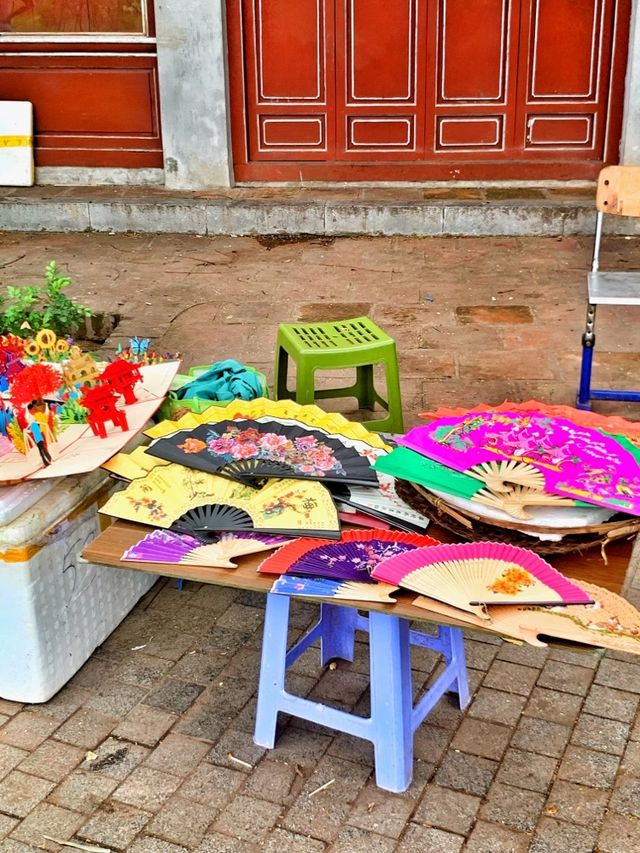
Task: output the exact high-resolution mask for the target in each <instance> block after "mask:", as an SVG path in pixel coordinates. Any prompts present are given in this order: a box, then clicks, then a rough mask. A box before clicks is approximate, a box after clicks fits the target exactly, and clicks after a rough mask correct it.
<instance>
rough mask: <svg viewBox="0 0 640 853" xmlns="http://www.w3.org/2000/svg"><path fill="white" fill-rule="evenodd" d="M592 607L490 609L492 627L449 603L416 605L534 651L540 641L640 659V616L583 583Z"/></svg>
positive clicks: (424, 600) (627, 604)
mask: <svg viewBox="0 0 640 853" xmlns="http://www.w3.org/2000/svg"><path fill="white" fill-rule="evenodd" d="M582 587H583V589H584V591H585V592H586V593H587V594H588V595H589V596H591V598H592V599H593V603H592V604H586V605H585V604H569V605H563V606H558V607H539V606H533V605H531V606H526V605H523V606H506V607H504V606H502V607H489V608H488V609H487V613H488V615H489V619H490V623H491V624H488V623H487V621H486V620H483V619H479V618H478V617H476V616H473V615H472V614H470V613H465V614H462V613H460V611H459V610H457V609H456V608H454V607H451V606H449V605H447V604H441V603H440V602H439V601H434V600H433V599H432V598H426V597H425V596H422V595H419V596H418V597H417V598H415V599H414V600H413V602H412V604H415V605H416V606H417V607H422V608H424V609H425V610H429V611H430V612H431V618H433V614H434V613H436V614H438V615H442V616H447V617H451V618H454V619H458V620H461V621H463V622H465V623H467V624H469V625H471V626H476V627H482V628H484V629H487V628H490V629H492V630H494V631H495V632H496V634H500V635H502V636H509V637H514V638H517V639H519V640H523V641H524V642H526V643H529V644H530V645H532V646H542V647H544V646H546V643H545V642H544V641H543V640H542V639H540V638H541V637H544V638H550V639H555V640H563V641H568V642H572V643H581V644H584V645H590V646H598V647H600V648H605V649H615V650H617V651H620V652H630V653H631V654H636V655H637V654H640V612H638V610H637V609H636V608H635V607H634V606H633V605H632V604H631V603H630V602H628V601H626V600H625V599H624V598H622V597H621V596H619V595H616V594H615V593H614V592H610V591H609V590H608V589H603V588H602V587H599V586H595V585H594V584H590V583H583V584H582Z"/></svg>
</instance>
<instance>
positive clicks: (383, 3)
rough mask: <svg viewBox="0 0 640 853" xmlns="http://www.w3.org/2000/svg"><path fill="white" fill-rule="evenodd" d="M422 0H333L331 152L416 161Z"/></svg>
mask: <svg viewBox="0 0 640 853" xmlns="http://www.w3.org/2000/svg"><path fill="white" fill-rule="evenodd" d="M425 7H426V3H425V2H424V0H395V2H393V3H390V2H389V0H337V3H336V82H337V86H336V89H337V91H336V146H337V151H336V154H337V156H338V157H339V158H340V159H345V160H363V159H364V160H376V161H378V160H392V161H393V160H402V159H411V160H415V159H416V157H420V156H421V155H422V152H423V149H424V106H425V105H424V97H423V94H422V93H423V90H424V77H425V45H424V41H423V40H422V39H421V38H420V34H421V30H422V28H423V21H424V17H425Z"/></svg>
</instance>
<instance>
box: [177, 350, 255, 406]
mask: <svg viewBox="0 0 640 853" xmlns="http://www.w3.org/2000/svg"><path fill="white" fill-rule="evenodd" d="M173 393H174V394H175V396H176V398H177V399H178V400H193V399H194V398H198V399H199V400H214V401H215V400H255V398H256V397H262V396H263V395H264V388H263V387H262V384H261V382H260V378H259V376H258V375H257V374H256V373H255V372H254V371H253V370H249V369H248V368H247V367H245V366H244V365H243V364H240V362H239V361H235V360H234V359H232V358H230V359H227V361H218V362H216V363H215V364H212V365H211V367H210V368H209V369H208V370H206V371H205V372H204V373H201V374H199V375H198V376H196V378H195V379H194V380H193V381H191V382H187V383H186V384H185V385H182V386H181V387H180V388H178V389H177V390H176V391H174V392H173Z"/></svg>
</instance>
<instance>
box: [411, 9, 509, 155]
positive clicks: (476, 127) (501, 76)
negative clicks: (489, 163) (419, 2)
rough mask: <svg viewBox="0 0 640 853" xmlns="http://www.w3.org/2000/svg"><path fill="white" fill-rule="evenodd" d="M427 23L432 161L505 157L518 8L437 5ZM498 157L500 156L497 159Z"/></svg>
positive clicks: (428, 95) (429, 124)
mask: <svg viewBox="0 0 640 853" xmlns="http://www.w3.org/2000/svg"><path fill="white" fill-rule="evenodd" d="M432 5H433V7H434V8H433V15H432V16H431V20H430V22H429V38H430V45H431V46H432V49H431V55H432V56H433V57H434V62H433V72H432V80H433V84H432V85H433V90H432V91H429V92H428V93H427V97H428V99H429V100H431V102H432V103H433V104H434V108H433V112H432V114H431V115H430V116H428V119H427V121H428V129H427V134H428V137H430V138H431V139H432V140H433V142H432V151H433V156H434V158H436V157H437V158H438V159H444V158H452V157H455V158H456V160H465V159H466V160H470V159H473V160H477V159H478V158H485V159H486V158H489V159H492V160H495V159H496V158H497V157H500V156H501V152H506V151H508V149H509V147H510V137H511V117H510V112H509V111H510V108H511V104H512V102H513V93H514V91H515V79H514V75H513V71H512V68H511V64H510V59H511V57H513V55H514V54H516V53H517V50H518V24H519V3H517V2H516V3H514V2H511V0H438V2H437V3H436V4H432ZM502 156H504V153H503V155H502Z"/></svg>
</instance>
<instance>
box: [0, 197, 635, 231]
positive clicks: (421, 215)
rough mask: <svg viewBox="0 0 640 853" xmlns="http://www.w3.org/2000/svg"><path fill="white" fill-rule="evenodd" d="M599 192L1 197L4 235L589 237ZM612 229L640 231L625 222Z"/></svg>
mask: <svg viewBox="0 0 640 853" xmlns="http://www.w3.org/2000/svg"><path fill="white" fill-rule="evenodd" d="M594 220H595V211H594V189H593V187H592V186H586V187H579V188H578V187H567V188H556V187H553V188H518V187H513V188H511V187H506V188H504V187H501V188H495V187H487V188H484V187H470V188H428V189H427V188H414V187H408V188H407V187H402V188H392V187H382V188H380V187H371V188H353V189H351V188H336V189H334V188H302V189H301V188H271V187H236V188H233V189H224V190H220V191H217V192H208V193H195V192H177V191H169V190H165V189H163V188H161V187H129V186H128V187H30V188H27V189H25V188H11V189H8V190H7V191H6V192H5V193H4V194H3V197H2V198H0V231H107V232H115V233H125V232H147V233H149V232H151V233H177V234H201V235H238V236H251V235H260V234H312V235H321V236H331V237H334V236H340V235H382V236H396V235H400V236H417V237H444V236H473V237H481V236H565V235H567V236H568V235H579V234H592V233H593V226H594ZM612 221H613V225H614V227H612V228H611V229H610V230H611V233H616V234H636V233H640V229H637V228H636V226H635V221H634V220H630V219H627V218H618V219H616V220H613V218H612Z"/></svg>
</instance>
